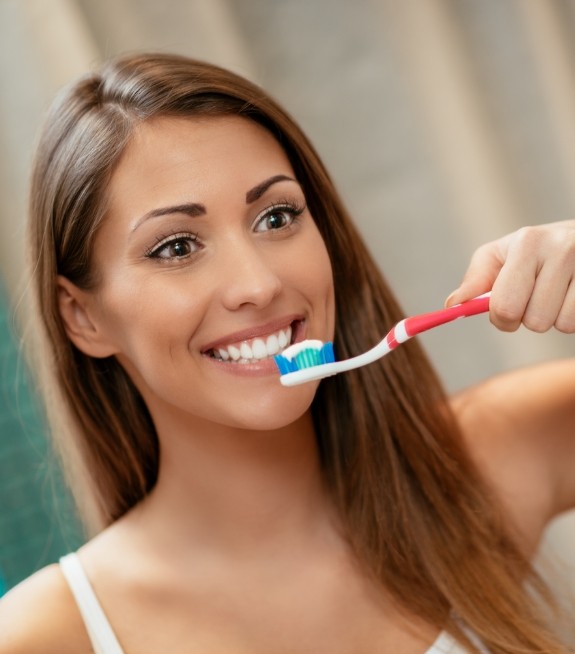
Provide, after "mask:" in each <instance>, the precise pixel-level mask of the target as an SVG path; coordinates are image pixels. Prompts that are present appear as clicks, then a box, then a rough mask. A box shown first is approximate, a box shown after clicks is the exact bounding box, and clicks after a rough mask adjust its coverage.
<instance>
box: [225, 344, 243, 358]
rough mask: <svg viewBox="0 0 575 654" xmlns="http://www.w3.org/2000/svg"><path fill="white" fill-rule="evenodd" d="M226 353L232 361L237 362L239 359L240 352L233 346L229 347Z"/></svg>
mask: <svg viewBox="0 0 575 654" xmlns="http://www.w3.org/2000/svg"><path fill="white" fill-rule="evenodd" d="M228 352H229V353H230V356H231V357H232V359H233V360H234V361H237V360H238V359H239V358H240V356H241V355H240V351H239V350H238V348H237V347H234V346H233V345H230V346H229V347H228Z"/></svg>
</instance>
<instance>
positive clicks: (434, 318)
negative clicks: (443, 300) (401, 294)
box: [403, 293, 490, 338]
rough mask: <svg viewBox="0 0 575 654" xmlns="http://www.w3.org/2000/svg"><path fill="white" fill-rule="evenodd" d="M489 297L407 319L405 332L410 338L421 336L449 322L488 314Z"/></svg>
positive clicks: (487, 295) (474, 299)
mask: <svg viewBox="0 0 575 654" xmlns="http://www.w3.org/2000/svg"><path fill="white" fill-rule="evenodd" d="M489 297H490V294H489V293H486V294H485V295H480V296H479V297H476V298H473V299H472V300H468V301H467V302H463V303H462V304H456V305H455V306H452V307H449V308H447V309H440V310H439V311H432V312H431V313H422V314H420V315H419V316H412V317H411V318H406V319H405V320H404V321H403V322H404V325H405V331H406V332H407V335H408V337H409V338H411V337H412V336H416V335H417V334H421V333H422V332H425V331H427V330H428V329H432V328H433V327H438V326H439V325H444V324H445V323H447V322H451V321H452V320H456V319H457V318H467V316H475V315H476V314H478V313H486V312H487V311H489Z"/></svg>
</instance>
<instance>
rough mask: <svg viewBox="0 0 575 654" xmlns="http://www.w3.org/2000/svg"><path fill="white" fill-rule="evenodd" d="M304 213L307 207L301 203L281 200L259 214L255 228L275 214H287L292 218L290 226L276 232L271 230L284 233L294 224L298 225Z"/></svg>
mask: <svg viewBox="0 0 575 654" xmlns="http://www.w3.org/2000/svg"><path fill="white" fill-rule="evenodd" d="M304 211H305V205H304V204H302V203H299V202H294V201H293V200H281V201H280V202H274V203H273V204H271V205H270V206H269V207H266V208H265V209H264V210H263V211H262V212H260V213H259V214H258V216H257V218H256V219H255V221H254V226H257V225H259V224H260V223H261V222H263V221H264V220H265V219H266V218H268V217H269V216H271V215H273V214H274V213H285V214H288V215H289V216H290V217H291V222H290V224H289V225H286V226H284V227H280V228H278V229H275V230H270V231H276V232H279V231H283V230H285V229H289V228H290V227H292V226H293V225H294V224H296V223H297V222H298V220H299V218H300V216H301V215H302V213H303V212H304Z"/></svg>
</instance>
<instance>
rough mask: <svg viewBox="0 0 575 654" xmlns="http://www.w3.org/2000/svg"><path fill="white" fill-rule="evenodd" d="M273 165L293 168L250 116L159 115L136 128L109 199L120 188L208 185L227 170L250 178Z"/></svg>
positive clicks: (111, 182) (262, 172) (136, 189)
mask: <svg viewBox="0 0 575 654" xmlns="http://www.w3.org/2000/svg"><path fill="white" fill-rule="evenodd" d="M270 168H274V169H277V172H292V171H291V165H290V163H289V160H288V158H287V156H286V154H285V152H284V150H283V149H282V147H281V146H280V145H279V143H278V142H277V141H276V139H275V138H274V137H273V136H272V135H271V134H270V132H268V131H267V130H266V129H265V128H264V127H262V126H261V125H259V124H257V123H255V122H253V121H251V120H248V119H246V118H241V117H239V116H217V117H193V118H183V117H161V118H155V119H152V120H148V121H145V122H143V123H141V124H140V125H139V126H138V127H137V128H136V130H135V132H134V134H133V137H132V139H131V141H130V143H129V144H128V146H127V148H126V150H125V152H124V154H123V156H122V157H121V159H120V161H119V163H118V165H117V166H116V169H115V171H114V173H113V175H112V178H111V180H110V185H109V192H110V199H112V200H114V198H115V196H116V197H117V192H121V195H123V194H124V193H126V192H136V191H142V190H144V189H145V188H147V189H154V188H158V187H160V186H165V185H167V186H168V187H169V186H175V185H176V184H178V183H180V182H182V181H185V183H187V184H192V183H193V184H194V185H196V184H197V185H200V186H202V187H204V188H206V187H209V186H210V183H211V180H212V179H214V178H221V177H224V176H226V175H231V176H233V178H234V180H236V179H239V181H241V180H242V178H244V177H245V178H246V183H251V182H252V181H253V177H254V176H255V177H257V176H258V175H259V174H269V170H270ZM292 174H293V173H292ZM247 178H249V179H247ZM256 181H257V180H256ZM150 185H151V186H150Z"/></svg>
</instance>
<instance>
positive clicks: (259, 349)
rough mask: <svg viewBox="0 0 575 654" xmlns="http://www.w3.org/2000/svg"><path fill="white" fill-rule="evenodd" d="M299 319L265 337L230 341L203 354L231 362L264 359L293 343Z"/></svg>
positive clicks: (242, 362)
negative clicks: (235, 341) (237, 341)
mask: <svg viewBox="0 0 575 654" xmlns="http://www.w3.org/2000/svg"><path fill="white" fill-rule="evenodd" d="M301 324H302V321H301V320H295V321H294V322H292V323H291V325H288V326H287V327H285V328H284V329H278V330H277V331H275V332H273V333H271V334H269V335H268V336H265V337H256V338H251V339H249V340H245V341H241V342H239V343H230V344H229V345H225V346H220V347H217V348H212V349H209V350H207V351H206V352H205V353H204V354H205V356H208V357H209V358H211V359H215V360H216V361H222V362H225V363H232V364H249V363H256V362H259V361H265V360H266V359H270V358H272V357H274V356H275V355H276V354H281V353H282V352H283V351H284V350H285V349H286V348H287V347H289V346H290V345H293V343H294V342H295V341H296V337H297V335H298V333H299V332H300V331H301V330H300V329H299V327H300V326H301Z"/></svg>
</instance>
